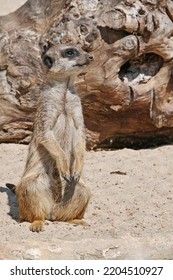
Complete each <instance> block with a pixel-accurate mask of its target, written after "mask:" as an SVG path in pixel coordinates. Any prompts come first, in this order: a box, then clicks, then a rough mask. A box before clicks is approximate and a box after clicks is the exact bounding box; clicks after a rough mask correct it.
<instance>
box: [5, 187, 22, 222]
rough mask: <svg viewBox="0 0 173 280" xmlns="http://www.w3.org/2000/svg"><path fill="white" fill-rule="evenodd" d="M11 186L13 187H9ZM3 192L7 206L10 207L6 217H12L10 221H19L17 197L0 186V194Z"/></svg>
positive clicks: (9, 190)
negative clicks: (6, 197)
mask: <svg viewBox="0 0 173 280" xmlns="http://www.w3.org/2000/svg"><path fill="white" fill-rule="evenodd" d="M7 185H8V184H7ZM11 186H13V185H11ZM4 192H5V193H6V194H7V196H8V205H9V206H10V211H9V212H8V215H10V216H11V217H12V219H14V220H16V221H18V220H19V211H18V202H17V197H16V195H15V194H14V192H13V191H12V190H11V189H9V188H6V187H2V186H0V194H1V193H4Z"/></svg>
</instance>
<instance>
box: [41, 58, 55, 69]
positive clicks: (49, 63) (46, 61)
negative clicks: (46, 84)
mask: <svg viewBox="0 0 173 280" xmlns="http://www.w3.org/2000/svg"><path fill="white" fill-rule="evenodd" d="M43 63H44V64H45V65H46V67H47V68H48V69H51V68H52V66H53V59H52V58H51V57H50V56H48V55H45V56H44V57H43Z"/></svg>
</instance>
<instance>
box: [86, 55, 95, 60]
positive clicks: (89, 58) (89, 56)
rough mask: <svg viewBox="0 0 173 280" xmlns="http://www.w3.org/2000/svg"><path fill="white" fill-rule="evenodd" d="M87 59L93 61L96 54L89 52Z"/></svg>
mask: <svg viewBox="0 0 173 280" xmlns="http://www.w3.org/2000/svg"><path fill="white" fill-rule="evenodd" d="M87 59H88V61H93V60H94V56H93V55H92V54H90V53H88V54H87Z"/></svg>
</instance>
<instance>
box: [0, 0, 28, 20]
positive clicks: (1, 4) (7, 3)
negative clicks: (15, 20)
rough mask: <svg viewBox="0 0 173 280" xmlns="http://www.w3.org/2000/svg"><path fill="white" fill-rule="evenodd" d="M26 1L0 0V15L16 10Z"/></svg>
mask: <svg viewBox="0 0 173 280" xmlns="http://www.w3.org/2000/svg"><path fill="white" fill-rule="evenodd" d="M25 2H26V0H0V15H2V16H4V15H7V14H8V13H11V12H14V11H15V10H16V9H17V8H18V7H20V6H21V5H23V4H24V3H25Z"/></svg>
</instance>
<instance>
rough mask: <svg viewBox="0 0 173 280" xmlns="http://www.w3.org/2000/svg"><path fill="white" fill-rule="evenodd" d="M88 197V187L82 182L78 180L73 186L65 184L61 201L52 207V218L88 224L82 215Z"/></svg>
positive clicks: (89, 194) (89, 195) (89, 193)
mask: <svg viewBox="0 0 173 280" xmlns="http://www.w3.org/2000/svg"><path fill="white" fill-rule="evenodd" d="M90 197H91V192H90V189H89V188H88V187H87V186H86V185H85V183H84V182H81V181H79V182H78V183H77V184H76V186H74V187H72V186H67V187H66V190H65V193H64V198H63V201H62V202H61V203H58V204H57V205H56V206H55V208H54V209H53V212H52V220H53V221H62V222H67V223H73V224H76V225H79V224H81V225H85V226H86V225H88V224H87V222H85V221H84V220H83V217H84V213H85V211H86V208H87V205H88V202H89V200H90Z"/></svg>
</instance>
